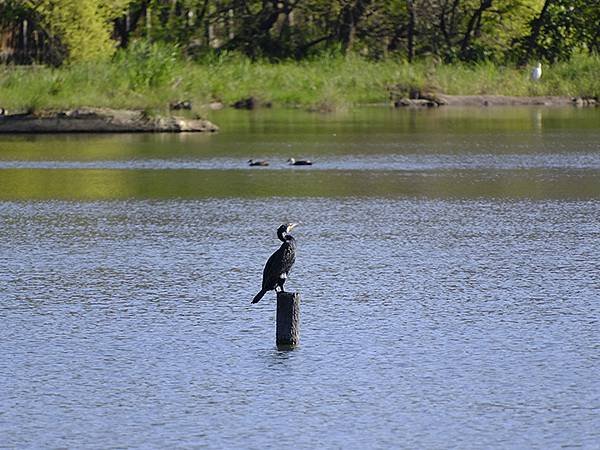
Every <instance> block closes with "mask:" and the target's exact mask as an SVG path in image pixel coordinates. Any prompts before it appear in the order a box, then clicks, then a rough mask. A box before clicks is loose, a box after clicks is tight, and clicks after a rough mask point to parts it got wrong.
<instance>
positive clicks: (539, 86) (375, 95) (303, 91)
mask: <svg viewBox="0 0 600 450" xmlns="http://www.w3.org/2000/svg"><path fill="white" fill-rule="evenodd" d="M598 73H600V58H599V57H592V56H587V55H579V56H576V57H575V58H573V59H572V60H571V61H569V62H564V63H558V64H556V65H554V66H552V67H548V66H546V67H544V74H543V77H542V80H541V82H539V83H533V82H531V81H530V80H529V69H527V68H522V69H518V68H514V67H500V66H497V65H493V64H491V63H484V64H479V65H463V64H454V65H436V64H433V63H432V62H427V61H422V62H417V63H413V64H408V63H405V62H400V61H392V60H387V61H383V62H370V61H366V60H364V59H362V58H359V57H348V58H341V57H327V56H323V57H321V58H319V59H316V60H311V61H303V62H293V61H288V62H282V63H278V64H273V63H269V62H264V61H262V62H261V61H259V62H251V61H250V60H248V59H245V58H242V57H239V56H236V55H225V56H220V57H212V58H205V59H204V60H203V61H201V62H193V61H187V60H184V59H182V58H180V57H179V56H178V54H177V52H175V51H173V50H170V49H168V48H165V47H146V48H141V49H140V48H138V49H134V50H132V51H129V52H122V53H120V54H119V55H117V57H116V58H115V59H114V60H112V61H110V62H99V63H95V64H80V65H71V66H66V67H62V68H59V69H54V68H49V67H7V66H5V67H0V107H4V108H7V109H8V110H12V111H16V110H21V111H22V110H32V109H33V110H39V109H43V108H66V107H76V106H84V105H85V106H106V107H114V108H144V109H163V108H165V106H166V105H167V104H168V103H169V102H170V101H173V100H183V99H189V100H192V102H193V104H194V105H195V109H199V110H200V109H201V105H206V104H207V103H209V102H210V101H214V100H218V101H221V102H223V103H225V104H226V105H228V104H231V103H233V102H235V101H237V100H239V99H241V98H244V97H248V96H254V97H257V98H259V99H261V100H264V101H270V102H272V103H273V105H274V106H285V107H290V106H291V107H303V108H315V109H336V108H347V107H351V106H355V105H360V104H368V103H384V102H387V101H389V88H390V86H399V87H400V89H401V90H402V89H409V88H416V89H420V90H426V91H435V92H442V93H446V94H462V95H470V94H499V95H517V96H528V95H568V96H593V97H597V96H599V95H600V77H599V76H598Z"/></svg>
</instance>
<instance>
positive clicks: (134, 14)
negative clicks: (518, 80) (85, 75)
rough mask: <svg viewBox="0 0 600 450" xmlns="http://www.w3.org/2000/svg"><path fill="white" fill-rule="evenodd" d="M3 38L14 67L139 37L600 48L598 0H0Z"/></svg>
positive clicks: (262, 46) (391, 53)
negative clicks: (22, 63) (19, 63)
mask: <svg viewBox="0 0 600 450" xmlns="http://www.w3.org/2000/svg"><path fill="white" fill-rule="evenodd" d="M0 32H1V33H2V34H1V36H2V41H0V42H2V48H0V51H2V52H3V53H1V54H0V55H4V59H5V60H9V59H11V58H10V54H11V53H10V52H11V51H12V52H13V53H12V54H13V57H12V59H13V60H14V61H16V62H34V61H41V62H50V63H57V62H60V61H62V60H63V59H65V58H69V59H72V60H85V59H94V58H99V57H105V56H110V55H111V54H112V53H113V52H114V50H115V48H118V47H123V48H125V47H127V46H128V45H129V44H130V42H131V41H132V40H140V39H144V40H149V41H151V42H165V43H170V44H175V45H177V46H179V47H180V48H181V49H182V51H183V52H185V53H186V54H187V55H189V56H191V57H195V56H199V55H203V54H206V53H211V52H222V51H236V52H241V53H243V54H245V55H247V56H249V57H251V58H259V57H260V58H269V59H272V60H278V59H287V58H295V59H302V58H306V57H310V56H311V55H314V54H318V53H320V52H332V51H333V52H340V53H343V54H345V53H348V52H356V53H360V54H362V55H364V56H366V57H369V58H373V59H380V58H386V57H394V58H404V59H407V60H409V61H412V60H413V59H415V58H419V57H423V56H433V57H436V58H438V59H440V60H442V61H446V62H452V61H479V60H494V61H499V62H506V61H514V62H518V63H524V62H526V61H528V60H533V59H543V60H545V61H550V62H552V61H555V60H560V59H568V58H569V57H570V56H571V55H572V54H573V52H575V51H585V52H598V51H599V50H600V43H599V41H600V0H329V1H325V0H250V1H243V0H109V1H100V0H0ZM19 51H20V52H21V53H20V55H21V56H20V59H19V57H15V56H14V55H16V54H19V53H18V52H19ZM7 55H8V56H7Z"/></svg>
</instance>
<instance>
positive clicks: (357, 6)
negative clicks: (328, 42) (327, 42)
mask: <svg viewBox="0 0 600 450" xmlns="http://www.w3.org/2000/svg"><path fill="white" fill-rule="evenodd" d="M371 1H372V0H356V1H355V2H353V3H350V4H348V5H346V6H344V7H343V8H342V12H341V13H340V24H339V31H338V39H339V41H340V43H341V44H342V52H343V53H347V52H349V51H351V50H352V45H353V44H354V37H355V35H356V26H357V25H358V22H359V21H360V19H361V17H362V16H363V15H364V13H365V11H366V9H367V7H368V6H369V4H370V3H371Z"/></svg>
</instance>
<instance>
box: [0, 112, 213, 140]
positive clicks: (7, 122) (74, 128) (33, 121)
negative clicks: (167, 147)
mask: <svg viewBox="0 0 600 450" xmlns="http://www.w3.org/2000/svg"><path fill="white" fill-rule="evenodd" d="M218 130H219V127H217V126H216V125H215V124H213V123H212V122H210V121H208V120H205V119H200V118H193V119H189V118H185V117H179V116H155V117H152V116H149V115H148V114H146V113H145V112H144V111H140V110H126V109H110V108H89V107H88V108H78V109H71V110H49V111H41V112H35V113H24V114H9V115H0V134H8V133H10V134H18V133H27V134H29V133H31V134H35V133H182V132H194V133H197V132H216V131H218Z"/></svg>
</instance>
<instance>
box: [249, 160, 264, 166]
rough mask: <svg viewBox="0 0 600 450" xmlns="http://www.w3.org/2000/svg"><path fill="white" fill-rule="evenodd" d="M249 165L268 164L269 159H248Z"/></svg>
mask: <svg viewBox="0 0 600 450" xmlns="http://www.w3.org/2000/svg"><path fill="white" fill-rule="evenodd" d="M248 165H249V166H268V165H269V161H254V160H253V159H249V160H248Z"/></svg>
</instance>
